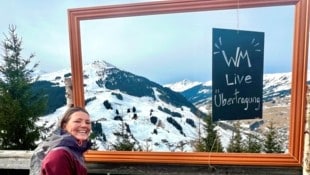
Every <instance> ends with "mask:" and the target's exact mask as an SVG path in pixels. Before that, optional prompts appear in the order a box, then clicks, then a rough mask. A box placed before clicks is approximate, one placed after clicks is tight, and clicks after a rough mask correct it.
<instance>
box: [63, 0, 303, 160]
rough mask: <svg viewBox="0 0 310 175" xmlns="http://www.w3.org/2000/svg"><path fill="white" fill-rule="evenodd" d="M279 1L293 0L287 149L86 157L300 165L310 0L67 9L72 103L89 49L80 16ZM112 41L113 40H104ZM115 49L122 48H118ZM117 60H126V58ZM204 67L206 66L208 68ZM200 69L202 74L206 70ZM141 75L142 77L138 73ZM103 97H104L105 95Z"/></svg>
mask: <svg viewBox="0 0 310 175" xmlns="http://www.w3.org/2000/svg"><path fill="white" fill-rule="evenodd" d="M282 5H292V6H294V7H295V26H294V42H293V43H292V45H293V58H292V59H291V60H292V68H293V69H292V85H291V89H292V90H291V99H290V116H289V117H290V127H289V128H290V130H289V141H288V142H289V145H288V151H287V153H285V154H257V153H255V154H254V153H205V152H186V153H185V152H173V153H172V152H131V151H117V152H115V151H114V152H109V151H90V152H88V153H87V154H86V159H87V160H88V161H91V162H123V163H124V162H126V163H133V162H134V163H169V164H174V163H180V164H226V165H268V166H272V165H273V166H300V165H301V162H302V145H303V132H304V116H305V109H306V99H305V93H306V86H305V83H306V72H307V64H306V62H307V56H308V53H307V49H305V48H308V33H309V31H308V27H309V25H308V23H307V21H309V2H308V1H307V0H267V1H261V0H253V1H247V0H239V1H238V2H236V1H235V0H225V1H221V0H210V1H204V0H201V1H197V0H180V1H159V2H146V3H135V4H125V5H111V6H101V7H91V8H79V9H70V10H69V11H68V15H69V32H70V51H71V66H72V80H73V103H74V105H75V106H84V105H85V99H84V98H85V96H84V77H85V76H87V75H83V61H85V60H86V59H85V57H87V56H88V55H86V54H85V53H84V50H83V49H82V44H81V43H82V42H81V34H82V35H83V33H84V29H86V28H83V30H81V29H80V26H81V23H82V26H83V25H84V20H85V21H86V20H95V19H96V20H97V19H107V20H112V19H116V18H120V19H122V18H126V19H127V18H128V17H138V16H139V17H140V16H142V17H144V16H149V15H155V16H156V15H164V14H175V13H184V14H187V13H193V12H211V11H215V10H227V9H235V8H236V7H237V8H238V9H243V8H252V7H268V6H282ZM163 18H165V16H163ZM194 19H195V18H194ZM194 19H193V20H194ZM195 20H197V19H195ZM200 20H202V21H205V20H206V19H205V18H203V19H200ZM159 23H160V21H159ZM142 26H143V25H142ZM267 27H268V28H272V27H273V26H267ZM126 29H127V28H126ZM87 30H89V29H87ZM116 30H120V29H119V28H113V30H112V31H110V32H105V33H103V34H104V35H106V34H107V35H113V34H114V31H116ZM174 30H175V31H178V30H181V29H179V28H176V29H174ZM137 32H139V31H137ZM83 37H84V36H83ZM83 37H82V39H83ZM182 37H186V36H181V38H182ZM85 40H87V39H85ZM112 43H113V42H111V43H108V44H112ZM186 43H187V42H185V43H184V44H185V46H186ZM119 44H124V43H119ZM131 44H132V43H128V45H126V46H123V47H122V49H123V48H124V49H125V48H127V47H132V45H131ZM145 44H146V45H147V44H149V43H148V40H146V43H145ZM163 44H164V43H163ZM90 45H91V44H90ZM200 45H201V44H197V46H198V47H199V46H200ZM91 46H92V45H91ZM173 46H174V45H173ZM83 47H84V45H83ZM172 48H173V47H172ZM188 48H190V47H188ZM105 49H107V48H105ZM273 49H274V48H273ZM275 49H278V48H275ZM137 50H138V51H139V50H143V47H142V46H141V48H139V49H137ZM146 50H147V49H146ZM172 50H174V51H178V52H179V51H180V52H181V51H184V48H183V49H180V48H175V49H172ZM185 50H186V49H185ZM82 51H83V58H84V60H83V61H82ZM118 51H119V52H121V50H118ZM126 53H127V54H126V55H130V50H129V51H127V52H126ZM139 53H140V52H139ZM156 54H160V53H156ZM162 55H165V54H162ZM103 56H104V55H103ZM205 58H206V57H205ZM113 59H114V57H113V58H111V61H112V62H113ZM126 59H127V58H126ZM149 59H150V60H154V59H159V58H152V57H143V60H144V61H146V60H149ZM163 59H164V58H163ZM270 59H272V58H270ZM121 61H125V58H124V59H123V60H121ZM164 61H166V59H164ZM193 61H195V59H193ZM113 64H114V63H113ZM205 64H208V63H205ZM267 66H268V64H267ZM180 69H183V68H180ZM219 69H220V68H219ZM157 70H158V69H157ZM206 70H207V71H208V69H207V68H206ZM209 70H210V69H209ZM97 73H100V72H97ZM167 74H168V73H167ZM203 74H205V75H206V74H208V73H203ZM168 75H169V74H168ZM126 80H129V79H126ZM139 80H144V79H142V78H141V79H139ZM101 81H103V80H101ZM100 85H102V82H101V83H100ZM114 93H116V92H114ZM106 103H108V101H107V102H106ZM162 110H165V111H167V109H165V108H162ZM171 112H173V111H170V113H171ZM181 116H182V115H181ZM169 119H170V118H169ZM170 120H171V119H170Z"/></svg>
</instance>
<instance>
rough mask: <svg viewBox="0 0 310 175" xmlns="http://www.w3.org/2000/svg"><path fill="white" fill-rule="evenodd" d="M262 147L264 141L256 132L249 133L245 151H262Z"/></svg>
mask: <svg viewBox="0 0 310 175" xmlns="http://www.w3.org/2000/svg"><path fill="white" fill-rule="evenodd" d="M261 149H262V143H261V141H260V140H259V138H258V136H257V135H255V134H251V133H250V134H248V135H247V139H246V144H245V152H247V153H260V152H261Z"/></svg>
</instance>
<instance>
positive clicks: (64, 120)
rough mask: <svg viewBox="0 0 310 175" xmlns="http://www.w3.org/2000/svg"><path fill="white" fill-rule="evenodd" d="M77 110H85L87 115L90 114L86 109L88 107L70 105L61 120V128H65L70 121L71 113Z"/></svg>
mask: <svg viewBox="0 0 310 175" xmlns="http://www.w3.org/2000/svg"><path fill="white" fill-rule="evenodd" d="M75 112H84V113H86V114H87V115H89V113H88V112H87V111H86V109H84V108H82V107H78V106H77V107H70V108H69V109H68V110H67V111H66V112H65V113H64V115H63V117H62V118H61V120H60V128H61V129H64V128H65V125H66V124H67V123H68V121H69V120H70V118H71V115H72V114H73V113H75Z"/></svg>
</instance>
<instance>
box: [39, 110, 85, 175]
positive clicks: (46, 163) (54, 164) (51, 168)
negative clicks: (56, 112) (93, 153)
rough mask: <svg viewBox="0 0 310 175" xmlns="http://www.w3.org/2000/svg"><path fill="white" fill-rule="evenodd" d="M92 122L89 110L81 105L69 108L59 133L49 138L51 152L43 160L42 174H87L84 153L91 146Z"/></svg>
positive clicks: (62, 120)
mask: <svg viewBox="0 0 310 175" xmlns="http://www.w3.org/2000/svg"><path fill="white" fill-rule="evenodd" d="M90 132H91V122H90V117H89V114H88V112H87V111H86V110H85V109H83V108H80V107H72V108H69V109H68V110H67V111H66V112H65V114H64V116H63V118H62V119H61V121H60V132H59V135H54V136H53V137H52V138H53V139H50V140H49V143H50V144H49V145H50V148H49V150H50V151H49V152H48V154H47V155H46V157H45V158H44V159H43V161H42V165H41V174H42V175H60V174H61V175H86V174H87V169H86V167H85V163H84V158H83V153H84V152H85V151H86V150H88V149H89V148H90V146H91V144H90V142H89V141H88V138H89V135H90Z"/></svg>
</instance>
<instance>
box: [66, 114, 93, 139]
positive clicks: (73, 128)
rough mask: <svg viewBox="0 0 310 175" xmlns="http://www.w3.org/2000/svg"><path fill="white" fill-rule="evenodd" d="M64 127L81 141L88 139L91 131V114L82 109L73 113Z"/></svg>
mask: <svg viewBox="0 0 310 175" xmlns="http://www.w3.org/2000/svg"><path fill="white" fill-rule="evenodd" d="M64 129H65V130H66V131H67V132H69V133H70V134H71V135H72V136H74V137H75V138H76V139H77V140H79V141H84V140H87V139H88V137H89V135H90V131H91V122H90V117H89V115H88V114H86V113H85V112H82V111H78V112H75V113H73V114H71V116H70V119H69V121H68V122H67V123H66V125H65V128H64Z"/></svg>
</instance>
